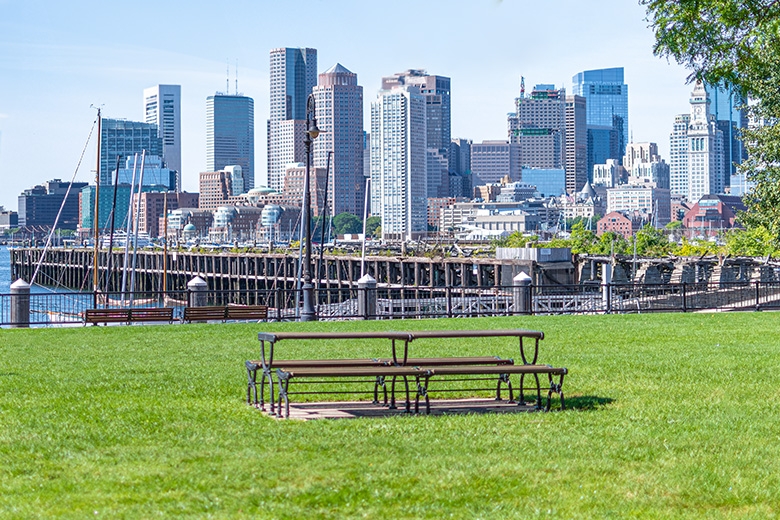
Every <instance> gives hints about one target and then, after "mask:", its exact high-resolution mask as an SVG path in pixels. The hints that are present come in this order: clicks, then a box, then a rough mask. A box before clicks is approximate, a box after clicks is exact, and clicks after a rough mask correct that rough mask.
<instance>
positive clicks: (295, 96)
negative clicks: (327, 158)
mask: <svg viewBox="0 0 780 520" xmlns="http://www.w3.org/2000/svg"><path fill="white" fill-rule="evenodd" d="M270 60H271V69H270V80H271V85H270V101H271V107H270V118H269V119H268V126H267V134H268V135H267V137H268V179H267V182H268V187H269V188H272V189H274V190H276V191H282V190H283V189H284V171H285V166H286V165H287V164H290V163H296V162H303V161H304V160H305V158H304V157H303V154H304V152H303V147H302V146H296V141H297V142H299V143H302V142H303V132H304V131H305V128H306V125H305V124H303V123H301V121H305V120H306V102H307V99H308V97H309V94H311V93H312V89H313V88H314V86H315V85H316V84H317V49H308V48H304V49H297V48H286V47H284V48H279V49H271V53H270Z"/></svg>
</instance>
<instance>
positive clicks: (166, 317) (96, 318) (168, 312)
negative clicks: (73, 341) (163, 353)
mask: <svg viewBox="0 0 780 520" xmlns="http://www.w3.org/2000/svg"><path fill="white" fill-rule="evenodd" d="M158 321H167V322H168V323H170V322H172V321H173V308H172V307H134V308H107V309H87V310H86V311H85V313H84V325H86V324H88V323H91V324H93V325H97V324H98V323H103V324H108V323H127V324H131V323H144V322H158Z"/></svg>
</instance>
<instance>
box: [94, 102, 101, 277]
mask: <svg viewBox="0 0 780 520" xmlns="http://www.w3.org/2000/svg"><path fill="white" fill-rule="evenodd" d="M97 120H98V132H97V167H96V168H95V220H94V228H95V250H94V252H93V254H92V290H93V291H95V292H97V290H98V248H99V247H100V229H99V227H98V226H99V221H100V145H101V141H102V139H101V137H102V133H103V132H102V130H101V128H102V126H103V118H102V117H101V115H100V107H98V109H97Z"/></svg>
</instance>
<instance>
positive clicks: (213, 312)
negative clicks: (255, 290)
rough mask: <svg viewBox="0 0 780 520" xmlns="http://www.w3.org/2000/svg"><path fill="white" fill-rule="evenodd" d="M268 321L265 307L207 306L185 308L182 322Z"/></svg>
mask: <svg viewBox="0 0 780 520" xmlns="http://www.w3.org/2000/svg"><path fill="white" fill-rule="evenodd" d="M266 319H268V307H267V306H266V305H209V306H205V307H185V308H184V317H183V321H185V322H187V323H192V322H193V321H227V320H234V321H263V320H266Z"/></svg>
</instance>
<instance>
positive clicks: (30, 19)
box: [0, 0, 691, 209]
mask: <svg viewBox="0 0 780 520" xmlns="http://www.w3.org/2000/svg"><path fill="white" fill-rule="evenodd" d="M644 17H645V13H644V9H643V8H642V7H641V6H640V5H639V4H638V3H637V2H636V1H635V0H597V1H593V0H591V1H586V0H558V1H557V2H539V1H538V0H534V1H530V0H503V1H497V0H427V1H422V2H421V1H419V0H417V1H412V0H394V1H393V2H375V1H372V0H327V1H326V0H285V1H283V2H282V1H272V0H255V1H247V0H235V1H233V2H224V3H217V2H201V1H198V0H190V1H168V2H166V1H163V0H158V1H155V2H153V1H148V0H137V1H133V2H122V3H119V2H112V1H105V0H103V1H100V2H97V1H92V0H83V1H80V0H75V1H72V2H63V1H59V0H37V1H36V0H0V185H2V189H0V205H3V206H5V207H6V208H7V209H9V208H10V209H16V208H17V197H18V195H19V194H20V193H21V192H22V190H24V189H27V188H30V187H32V186H33V185H35V184H41V183H43V182H45V181H46V180H50V179H53V178H60V179H63V180H69V179H71V178H72V177H73V175H74V172H76V171H77V170H76V167H77V164H78V162H79V157H80V156H81V153H82V149H83V148H84V144H85V142H86V140H87V136H88V135H89V132H90V128H91V127H92V124H93V121H94V119H95V110H94V109H93V108H90V105H102V106H103V113H104V115H105V116H106V117H115V118H126V119H134V120H141V118H142V94H143V89H144V88H146V87H149V86H152V85H156V84H179V85H181V88H182V156H183V157H182V163H183V166H182V170H183V172H182V179H183V184H184V188H185V189H186V190H187V191H197V189H198V186H197V180H198V173H199V172H200V171H203V170H204V168H205V163H206V159H205V142H206V138H205V133H206V97H207V96H209V95H212V94H213V93H214V92H215V91H218V90H220V91H223V90H225V80H226V66H227V63H228V62H229V64H230V90H231V91H233V89H234V88H235V76H234V74H235V64H236V61H237V62H238V82H239V91H241V92H243V93H244V94H245V95H247V96H250V97H253V98H254V100H255V162H256V184H261V183H263V181H264V179H265V164H266V158H265V149H266V142H265V141H266V139H265V120H266V119H267V118H268V66H269V65H268V51H269V50H270V49H272V48H275V47H314V48H316V49H317V50H318V69H319V70H320V71H323V70H326V69H327V68H329V67H330V66H332V65H333V64H334V63H336V62H339V63H341V64H342V65H344V66H345V67H347V68H348V69H350V70H351V71H353V72H355V73H357V75H358V82H359V83H360V84H361V85H363V88H364V98H365V102H366V106H365V107H364V113H365V115H366V125H367V124H368V114H369V103H370V101H371V100H373V99H374V98H375V97H376V92H377V90H378V88H379V85H380V81H381V77H382V76H386V75H390V74H393V73H395V72H400V71H403V70H406V69H409V68H421V69H427V70H428V71H429V72H430V73H432V74H441V75H444V76H449V77H451V78H452V135H453V137H463V138H468V139H473V140H474V141H476V142H479V141H482V140H485V139H502V138H505V137H506V114H507V113H508V112H510V111H512V110H513V100H514V98H515V97H516V96H517V95H518V93H519V84H520V76H521V75H522V76H525V78H526V89H530V87H531V86H533V85H534V84H537V83H555V84H556V85H558V86H564V87H566V88H567V90H570V89H571V78H572V76H573V75H574V74H576V73H577V72H580V71H582V70H589V69H598V68H608V67H620V66H622V67H624V68H625V75H626V83H627V84H628V85H629V125H630V129H631V131H632V133H633V137H634V141H654V142H657V143H658V145H659V148H660V151H661V154H662V155H663V156H664V158H666V159H668V148H669V132H670V130H671V126H672V122H673V119H674V116H675V115H676V114H678V113H682V112H686V111H687V101H688V96H689V93H690V90H691V87H690V86H689V85H686V83H685V80H686V77H687V72H686V71H685V70H684V69H683V68H682V67H680V66H678V65H676V64H674V63H668V62H667V61H666V60H663V59H659V58H656V57H654V56H653V55H652V44H653V35H652V33H651V31H650V30H649V29H648V28H647V22H645V21H644ZM94 143H95V140H94V138H93V140H92V142H91V143H90V145H89V147H88V148H87V150H86V155H85V156H84V161H83V163H82V165H81V168H80V169H79V170H78V171H77V173H76V180H80V181H91V180H93V179H94V173H93V171H94V168H95V164H94V163H95V144H94Z"/></svg>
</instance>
